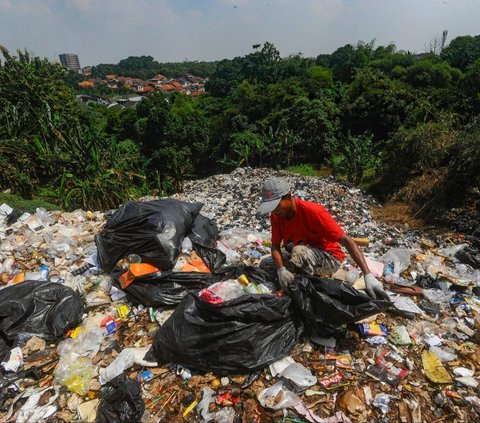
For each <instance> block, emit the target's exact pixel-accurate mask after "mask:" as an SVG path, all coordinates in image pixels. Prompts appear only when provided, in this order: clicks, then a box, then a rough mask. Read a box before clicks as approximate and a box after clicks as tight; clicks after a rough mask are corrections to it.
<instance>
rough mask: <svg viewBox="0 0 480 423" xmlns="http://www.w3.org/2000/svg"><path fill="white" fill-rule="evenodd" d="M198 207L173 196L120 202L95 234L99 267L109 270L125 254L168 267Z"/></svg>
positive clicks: (174, 257) (175, 257)
mask: <svg viewBox="0 0 480 423" xmlns="http://www.w3.org/2000/svg"><path fill="white" fill-rule="evenodd" d="M201 208H202V204H198V203H187V202H185V201H179V200H174V199H162V200H155V201H147V202H137V201H129V202H128V203H125V204H123V205H122V206H121V207H120V208H119V209H118V210H117V211H116V212H115V213H114V214H113V215H112V216H111V217H110V218H109V219H108V221H107V223H106V224H105V227H104V228H103V230H102V232H100V233H99V234H97V235H96V236H95V244H96V246H97V251H98V261H99V264H100V266H101V268H102V270H104V271H106V272H110V271H111V270H112V269H113V268H114V266H115V264H116V263H117V261H118V260H120V259H121V258H123V257H125V256H126V255H128V254H137V255H139V256H140V257H141V258H142V261H143V262H145V263H150V264H152V265H154V266H156V267H158V268H160V269H162V270H170V269H171V268H172V267H173V266H174V265H175V261H176V260H177V257H178V255H179V253H180V249H181V246H182V241H183V238H184V237H185V235H186V234H187V233H188V231H189V230H190V228H191V227H192V224H193V222H194V220H195V218H196V217H197V215H198V213H199V212H200V209H201Z"/></svg>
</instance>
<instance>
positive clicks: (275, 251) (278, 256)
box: [271, 244, 283, 269]
mask: <svg viewBox="0 0 480 423" xmlns="http://www.w3.org/2000/svg"><path fill="white" fill-rule="evenodd" d="M271 252H272V258H273V262H274V263H275V265H276V266H277V269H280V268H281V267H283V257H282V252H281V250H280V244H272V249H271Z"/></svg>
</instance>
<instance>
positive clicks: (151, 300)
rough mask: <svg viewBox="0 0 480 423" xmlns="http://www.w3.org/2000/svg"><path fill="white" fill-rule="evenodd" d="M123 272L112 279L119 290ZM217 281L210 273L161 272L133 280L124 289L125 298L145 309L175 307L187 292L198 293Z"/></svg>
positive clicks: (115, 273)
mask: <svg viewBox="0 0 480 423" xmlns="http://www.w3.org/2000/svg"><path fill="white" fill-rule="evenodd" d="M122 273H123V271H114V272H113V273H112V279H113V282H114V284H115V286H116V287H117V288H119V289H121V287H120V283H119V281H118V279H119V278H120V276H121V274H122ZM217 280H218V277H217V278H216V277H214V275H212V274H211V273H199V272H162V273H161V275H160V276H158V275H157V274H154V275H153V276H149V275H145V276H141V277H138V278H136V279H135V281H134V282H133V283H131V284H130V285H129V286H127V287H126V288H124V289H123V290H124V291H125V293H126V294H127V298H128V300H129V301H131V302H132V303H133V304H143V305H144V306H146V307H164V306H167V307H168V306H175V305H177V304H179V303H180V301H181V300H182V298H183V297H184V296H185V295H186V294H187V293H189V292H198V291H200V290H202V289H203V288H206V287H208V286H209V285H211V284H213V283H214V282H216V281H217Z"/></svg>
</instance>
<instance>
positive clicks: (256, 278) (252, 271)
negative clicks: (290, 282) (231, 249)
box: [221, 265, 277, 292]
mask: <svg viewBox="0 0 480 423" xmlns="http://www.w3.org/2000/svg"><path fill="white" fill-rule="evenodd" d="M221 274H222V280H226V279H237V278H238V277H239V276H240V275H245V276H246V277H247V278H248V280H249V281H250V282H253V283H254V284H256V285H259V284H263V285H265V286H266V287H267V288H268V289H270V291H271V292H276V291H277V287H276V285H275V282H273V281H272V280H270V279H269V275H268V273H267V272H265V271H264V270H262V269H260V268H259V267H252V266H244V265H237V266H230V267H225V268H223V269H222V272H221Z"/></svg>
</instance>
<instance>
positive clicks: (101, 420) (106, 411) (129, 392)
mask: <svg viewBox="0 0 480 423" xmlns="http://www.w3.org/2000/svg"><path fill="white" fill-rule="evenodd" d="M107 386H111V387H112V389H111V390H110V391H109V392H107V394H106V395H105V396H104V397H103V398H102V400H101V401H100V404H99V406H98V410H97V418H96V420H95V421H96V422H97V423H117V422H118V423H131V422H139V421H140V419H141V418H142V416H143V413H144V411H145V404H144V402H143V399H142V386H141V385H140V382H138V381H136V380H134V379H129V378H128V377H127V376H125V375H124V374H123V373H122V374H121V375H119V376H117V377H116V378H114V379H112V380H111V381H110V382H109V384H108V385H107Z"/></svg>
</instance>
